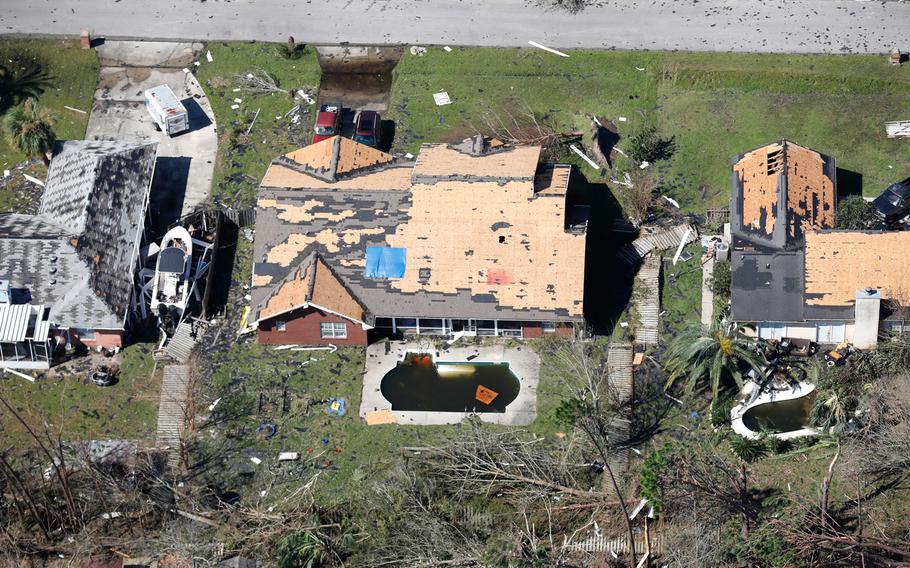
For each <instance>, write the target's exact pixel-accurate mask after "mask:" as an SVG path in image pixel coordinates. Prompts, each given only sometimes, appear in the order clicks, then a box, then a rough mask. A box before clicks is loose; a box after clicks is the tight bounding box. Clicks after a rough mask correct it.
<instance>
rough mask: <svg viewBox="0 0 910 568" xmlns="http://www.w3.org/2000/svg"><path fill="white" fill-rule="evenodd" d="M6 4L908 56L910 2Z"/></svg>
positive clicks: (270, 36)
mask: <svg viewBox="0 0 910 568" xmlns="http://www.w3.org/2000/svg"><path fill="white" fill-rule="evenodd" d="M546 1H547V0H208V1H205V2H202V1H200V0H157V1H155V0H28V1H23V0H0V33H6V34H12V33H20V34H78V32H79V29H80V28H88V29H90V30H92V32H93V33H94V34H95V35H99V36H107V37H136V38H139V37H142V38H152V39H212V40H214V39H240V40H252V39H255V40H271V41H284V39H285V38H286V37H287V36H288V35H289V34H292V35H293V36H294V37H295V38H297V40H298V41H302V42H308V43H316V44H319V43H340V42H343V41H347V42H350V43H370V44H373V43H376V44H379V43H405V44H408V43H427V44H450V45H487V46H490V45H496V46H519V45H527V41H528V40H536V41H538V42H541V43H544V44H549V45H551V46H554V47H562V48H573V47H590V48H618V49H682V50H697V51H706V50H711V51H728V50H736V51H776V52H826V53H844V52H859V53H862V52H875V53H881V52H885V51H888V50H890V49H891V48H893V47H894V46H900V47H902V48H904V49H910V34H908V33H907V30H908V24H910V2H896V1H884V2H883V1H881V0H879V1H876V2H864V1H859V0H726V1H722V0H603V1H601V2H599V3H598V5H597V6H596V7H589V8H587V9H585V10H584V11H583V12H581V13H580V14H577V15H572V14H568V13H566V12H561V11H554V10H550V11H547V10H545V9H543V8H540V7H539V5H537V2H546Z"/></svg>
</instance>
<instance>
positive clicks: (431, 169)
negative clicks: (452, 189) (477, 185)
mask: <svg viewBox="0 0 910 568" xmlns="http://www.w3.org/2000/svg"><path fill="white" fill-rule="evenodd" d="M539 159H540V146H519V147H516V148H512V149H510V150H508V151H498V152H491V153H489V154H483V155H479V156H472V155H470V154H466V153H464V152H460V151H458V150H456V149H454V148H451V147H449V146H447V145H445V144H425V145H424V146H423V147H422V148H421V149H420V154H419V155H418V156H417V162H416V164H415V165H414V172H413V177H412V179H413V180H414V181H415V182H426V181H428V180H431V179H432V180H434V181H435V180H444V179H450V180H474V179H480V180H490V181H494V180H500V181H508V180H527V181H531V180H533V179H534V173H535V172H536V171H537V161H538V160H539Z"/></svg>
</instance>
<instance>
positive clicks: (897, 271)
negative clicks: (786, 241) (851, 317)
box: [806, 231, 910, 306]
mask: <svg viewBox="0 0 910 568" xmlns="http://www.w3.org/2000/svg"><path fill="white" fill-rule="evenodd" d="M907 250H910V232H906V231H894V232H885V233H876V232H860V231H832V232H810V233H807V234H806V303H807V304H808V305H823V306H850V305H853V304H854V302H855V300H856V291H857V290H862V289H864V288H868V287H872V288H878V289H879V290H880V291H881V295H882V298H883V299H887V300H897V301H898V302H900V303H901V304H902V305H904V306H908V305H910V263H908V262H907Z"/></svg>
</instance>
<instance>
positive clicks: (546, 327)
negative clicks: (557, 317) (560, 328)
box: [540, 321, 556, 333]
mask: <svg viewBox="0 0 910 568" xmlns="http://www.w3.org/2000/svg"><path fill="white" fill-rule="evenodd" d="M540 329H541V330H542V331H543V333H556V322H555V321H543V322H540Z"/></svg>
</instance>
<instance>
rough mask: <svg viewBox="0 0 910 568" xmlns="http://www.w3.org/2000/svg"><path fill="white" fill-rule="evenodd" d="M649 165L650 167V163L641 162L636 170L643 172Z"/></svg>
mask: <svg viewBox="0 0 910 568" xmlns="http://www.w3.org/2000/svg"><path fill="white" fill-rule="evenodd" d="M650 165H651V162H649V161H647V160H645V161H644V162H642V163H641V164H640V165H639V166H638V168H639V169H642V170H643V169H645V168H647V167H648V166H650Z"/></svg>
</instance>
